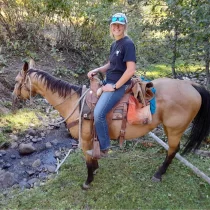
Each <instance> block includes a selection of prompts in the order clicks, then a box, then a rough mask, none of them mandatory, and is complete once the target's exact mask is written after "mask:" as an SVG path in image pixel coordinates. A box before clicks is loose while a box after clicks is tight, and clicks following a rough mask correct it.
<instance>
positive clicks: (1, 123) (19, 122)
mask: <svg viewBox="0 0 210 210" xmlns="http://www.w3.org/2000/svg"><path fill="white" fill-rule="evenodd" d="M37 113H38V114H39V115H43V114H42V113H41V112H39V111H37V110H33V109H21V110H18V111H17V112H16V113H9V114H5V115H0V130H1V132H2V133H1V134H0V143H1V142H5V141H8V140H9V138H8V137H9V134H11V133H14V134H16V133H22V132H24V131H25V130H27V129H28V128H29V127H30V126H32V127H39V126H40V120H39V119H38V118H37V115H36V114H37Z"/></svg>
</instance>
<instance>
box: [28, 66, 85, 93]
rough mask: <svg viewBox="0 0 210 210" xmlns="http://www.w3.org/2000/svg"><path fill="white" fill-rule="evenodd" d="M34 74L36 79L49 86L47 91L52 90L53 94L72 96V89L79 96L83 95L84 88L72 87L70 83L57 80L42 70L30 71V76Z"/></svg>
mask: <svg viewBox="0 0 210 210" xmlns="http://www.w3.org/2000/svg"><path fill="white" fill-rule="evenodd" d="M32 73H35V77H36V78H37V79H38V80H41V81H43V82H44V84H45V85H46V86H47V89H50V90H51V91H52V92H53V93H55V92H58V95H59V96H60V97H66V96H68V95H71V90H72V89H73V90H74V91H76V92H77V93H78V94H79V95H81V92H82V87H79V86H76V85H71V84H69V83H68V82H66V81H63V80H61V79H57V78H55V77H54V76H52V75H50V74H49V73H47V72H44V71H41V70H37V69H29V71H28V74H29V75H30V74H32Z"/></svg>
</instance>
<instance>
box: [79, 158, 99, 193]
mask: <svg viewBox="0 0 210 210" xmlns="http://www.w3.org/2000/svg"><path fill="white" fill-rule="evenodd" d="M87 156H88V155H86V166H87V173H88V176H87V179H86V181H85V182H84V183H83V185H82V188H83V189H85V190H87V189H89V188H90V183H91V182H92V181H93V179H94V175H95V174H96V172H97V169H98V168H99V165H98V160H96V159H93V158H92V157H87Z"/></svg>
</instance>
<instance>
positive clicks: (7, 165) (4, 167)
mask: <svg viewBox="0 0 210 210" xmlns="http://www.w3.org/2000/svg"><path fill="white" fill-rule="evenodd" d="M9 167H11V164H10V163H5V164H4V165H3V166H2V169H8V168H9Z"/></svg>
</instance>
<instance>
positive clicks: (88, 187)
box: [82, 182, 90, 190]
mask: <svg viewBox="0 0 210 210" xmlns="http://www.w3.org/2000/svg"><path fill="white" fill-rule="evenodd" d="M82 189H83V190H88V189H90V185H88V184H85V182H84V183H83V185H82Z"/></svg>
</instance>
